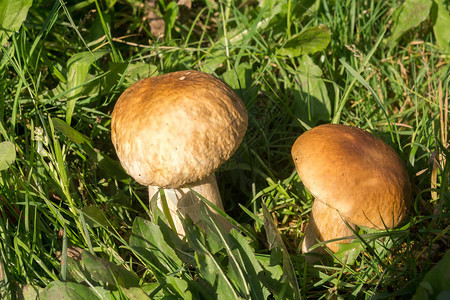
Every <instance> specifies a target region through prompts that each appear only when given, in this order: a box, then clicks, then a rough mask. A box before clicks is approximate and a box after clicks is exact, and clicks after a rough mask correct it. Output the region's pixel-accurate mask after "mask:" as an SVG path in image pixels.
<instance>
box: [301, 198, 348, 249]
mask: <svg viewBox="0 0 450 300" xmlns="http://www.w3.org/2000/svg"><path fill="white" fill-rule="evenodd" d="M349 226H350V227H352V228H353V230H355V228H356V226H355V225H354V224H352V223H348V226H347V224H345V222H344V221H343V219H342V216H341V215H340V214H339V211H337V210H336V209H334V208H331V207H329V206H328V205H326V204H323V203H322V202H320V201H319V200H317V199H316V200H315V201H314V203H313V206H312V209H311V214H310V216H309V223H308V226H307V227H306V230H305V238H304V239H303V244H302V252H303V253H308V252H310V251H311V248H312V247H313V246H314V245H316V244H317V243H318V242H324V241H330V240H334V239H341V238H346V237H350V236H352V235H353V231H352V230H351V229H350V228H349ZM348 242H350V240H349V239H344V240H339V241H334V242H330V243H326V244H325V245H326V246H327V247H328V248H329V249H330V250H331V251H333V252H337V251H338V250H339V244H342V243H348ZM321 250H322V249H321V248H320V247H318V248H315V249H313V250H312V251H313V252H319V253H320V252H321Z"/></svg>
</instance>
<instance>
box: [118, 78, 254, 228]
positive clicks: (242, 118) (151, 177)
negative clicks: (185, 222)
mask: <svg viewBox="0 0 450 300" xmlns="http://www.w3.org/2000/svg"><path fill="white" fill-rule="evenodd" d="M247 121H248V116H247V111H246V108H245V106H244V104H243V102H242V100H241V99H240V98H239V97H238V96H237V95H236V93H235V92H234V91H233V89H231V87H230V86H228V85H227V84H226V83H225V82H223V81H222V80H220V79H218V78H216V77H215V76H213V75H210V74H206V73H203V72H199V71H193V70H190V71H179V72H173V73H169V74H165V75H160V76H155V77H149V78H145V79H142V80H140V81H138V82H136V83H135V84H133V85H132V86H130V87H129V88H128V89H127V90H126V91H125V92H124V93H123V94H122V95H121V96H120V98H119V99H118V101H117V103H116V105H115V107H114V111H113V113H112V116H111V138H112V142H113V144H114V147H115V149H116V152H117V156H118V157H119V160H120V162H121V164H122V166H123V167H124V169H125V170H126V171H127V173H128V174H129V175H131V176H132V177H133V178H134V179H135V180H136V181H137V182H139V183H140V184H142V185H145V186H148V187H149V196H150V199H152V197H153V196H155V194H157V193H158V192H159V189H160V188H163V189H164V194H165V197H166V199H167V204H168V208H169V210H170V214H171V216H172V220H173V221H174V224H175V227H176V230H177V232H178V234H179V235H180V236H184V230H183V227H182V223H181V221H180V219H179V217H178V214H177V211H178V212H179V213H180V214H181V215H182V216H186V215H188V216H189V217H190V218H191V219H192V220H193V221H194V223H199V221H200V216H199V214H200V206H199V205H200V202H201V199H199V197H198V196H197V195H196V193H194V192H192V190H193V191H195V192H197V193H198V194H200V195H202V196H203V197H204V198H206V199H208V200H209V201H211V202H212V203H214V204H215V205H216V206H218V207H219V208H221V209H222V210H223V205H222V200H221V198H220V194H219V191H218V188H217V183H216V179H215V176H214V171H215V170H216V169H217V168H218V167H219V166H220V165H222V163H224V162H225V161H226V160H228V159H229V158H230V157H231V155H233V153H234V152H235V151H236V149H237V148H238V147H239V145H240V143H241V141H242V139H243V137H244V134H245V131H246V130H247ZM157 197H158V198H157V203H158V206H159V207H160V208H161V209H162V207H163V205H162V201H161V197H160V194H159V193H158V196H157ZM222 221H223V223H224V224H227V223H226V222H225V221H224V219H222ZM228 226H229V224H228ZM228 229H229V227H228Z"/></svg>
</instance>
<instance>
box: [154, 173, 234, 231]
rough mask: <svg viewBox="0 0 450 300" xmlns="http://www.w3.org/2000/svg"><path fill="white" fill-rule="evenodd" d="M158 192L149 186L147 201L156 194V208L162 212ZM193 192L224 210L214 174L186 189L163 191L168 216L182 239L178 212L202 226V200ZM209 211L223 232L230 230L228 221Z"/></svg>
mask: <svg viewBox="0 0 450 300" xmlns="http://www.w3.org/2000/svg"><path fill="white" fill-rule="evenodd" d="M159 190H160V188H159V187H157V186H149V187H148V193H149V199H152V198H153V197H154V196H155V194H156V197H157V198H156V201H157V205H158V208H159V209H160V210H161V211H163V204H162V200H161V196H160V192H159ZM193 191H195V192H197V193H198V194H199V195H201V196H202V197H204V198H205V199H208V200H209V201H210V202H211V203H213V204H214V205H216V206H217V207H219V208H220V209H221V210H223V209H224V208H223V205H222V199H221V198H220V193H219V189H218V187H217V182H216V177H215V176H214V174H211V175H210V176H208V177H207V178H205V179H203V180H200V181H197V182H195V183H193V184H190V185H189V186H188V187H183V188H177V189H164V195H165V197H166V201H167V206H168V208H169V212H170V215H171V217H172V220H173V223H174V225H175V230H176V232H177V233H178V234H179V235H180V236H182V237H183V236H184V235H185V232H184V228H183V224H182V222H181V220H180V218H179V217H178V213H177V212H179V213H180V214H181V216H183V217H184V216H189V217H190V218H191V220H192V221H193V222H194V223H195V224H197V225H200V226H202V224H201V216H200V212H201V202H202V200H201V199H200V198H199V197H198V196H197V195H196V194H195V193H194V192H193ZM211 211H212V212H213V213H215V214H216V216H217V217H218V218H219V220H220V222H221V224H222V225H223V227H224V228H225V230H227V231H229V230H231V228H232V225H231V224H230V223H229V222H228V221H226V220H225V219H224V218H223V217H222V216H220V215H218V214H217V213H216V212H215V211H214V210H213V209H211Z"/></svg>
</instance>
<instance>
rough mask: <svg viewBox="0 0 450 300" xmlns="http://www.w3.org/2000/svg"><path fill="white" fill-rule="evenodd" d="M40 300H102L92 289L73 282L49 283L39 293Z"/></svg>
mask: <svg viewBox="0 0 450 300" xmlns="http://www.w3.org/2000/svg"><path fill="white" fill-rule="evenodd" d="M39 299H40V300H54V299H70V300H86V299H90V300H95V299H102V298H100V297H99V293H97V292H96V290H95V289H94V288H91V287H88V286H86V285H83V284H79V283H74V282H62V281H53V282H51V283H50V284H49V285H48V286H47V287H46V288H45V289H44V290H43V291H42V292H40V293H39Z"/></svg>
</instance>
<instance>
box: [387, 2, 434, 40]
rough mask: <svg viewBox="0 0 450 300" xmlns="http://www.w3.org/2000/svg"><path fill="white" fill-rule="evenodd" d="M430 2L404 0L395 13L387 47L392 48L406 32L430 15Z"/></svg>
mask: <svg viewBox="0 0 450 300" xmlns="http://www.w3.org/2000/svg"><path fill="white" fill-rule="evenodd" d="M432 4H433V1H432V0H406V1H405V2H403V4H402V5H401V6H400V7H399V8H398V11H396V13H395V16H396V17H395V18H394V25H393V29H392V34H391V36H390V38H389V40H388V45H389V46H390V47H393V46H395V45H396V44H397V40H398V39H399V38H400V37H401V36H402V35H403V34H404V33H405V32H407V31H408V30H410V29H412V28H414V27H417V26H418V25H419V24H420V23H422V22H423V21H425V20H426V19H427V18H428V16H429V15H430V8H431V6H432Z"/></svg>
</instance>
